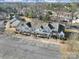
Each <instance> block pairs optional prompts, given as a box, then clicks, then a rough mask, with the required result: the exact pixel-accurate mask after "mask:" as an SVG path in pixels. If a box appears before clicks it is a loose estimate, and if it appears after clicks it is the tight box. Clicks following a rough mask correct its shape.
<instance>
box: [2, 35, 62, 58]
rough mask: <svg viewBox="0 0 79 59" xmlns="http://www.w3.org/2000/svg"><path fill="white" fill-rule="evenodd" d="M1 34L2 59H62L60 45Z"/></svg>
mask: <svg viewBox="0 0 79 59" xmlns="http://www.w3.org/2000/svg"><path fill="white" fill-rule="evenodd" d="M33 39H34V38H31V37H25V38H24V37H21V36H18V37H16V36H15V37H13V36H9V35H6V34H0V59H61V53H60V49H59V46H58V45H55V44H45V43H41V42H39V41H35V40H33Z"/></svg>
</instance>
